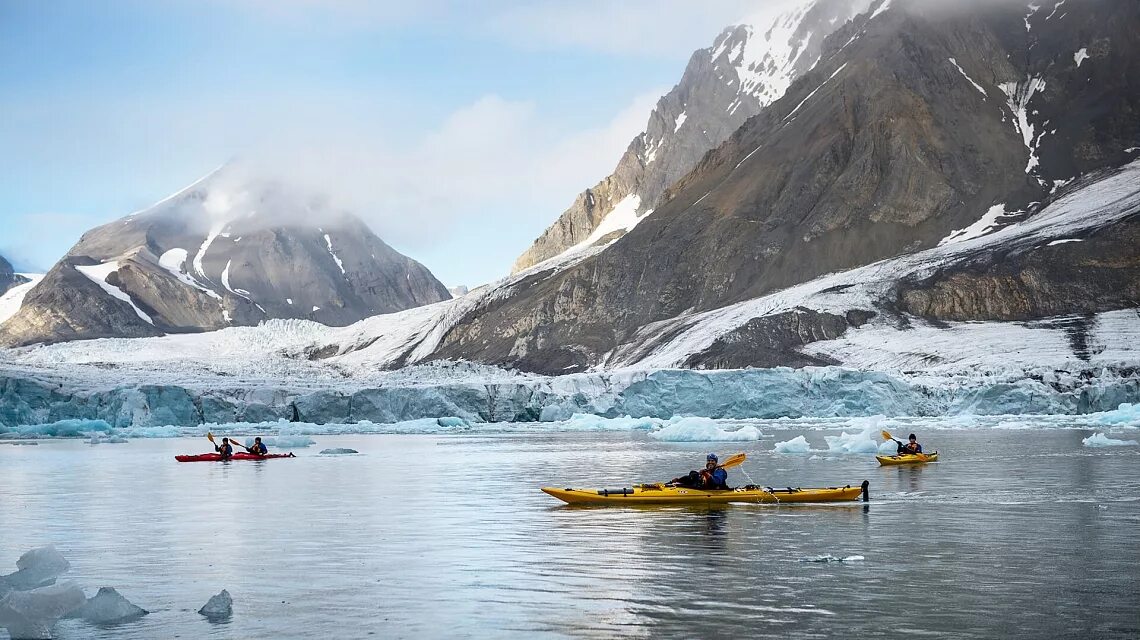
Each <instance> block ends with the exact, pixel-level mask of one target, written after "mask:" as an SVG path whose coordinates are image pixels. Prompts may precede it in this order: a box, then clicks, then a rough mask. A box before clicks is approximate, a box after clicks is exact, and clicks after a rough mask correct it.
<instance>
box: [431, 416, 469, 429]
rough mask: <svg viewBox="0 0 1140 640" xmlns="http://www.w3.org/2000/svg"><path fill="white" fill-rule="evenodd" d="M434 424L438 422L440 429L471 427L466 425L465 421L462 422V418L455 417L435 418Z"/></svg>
mask: <svg viewBox="0 0 1140 640" xmlns="http://www.w3.org/2000/svg"><path fill="white" fill-rule="evenodd" d="M436 422H438V423H439V426H441V427H468V426H471V425H469V424H467V421H466V420H464V419H463V418H456V417H455V416H444V417H442V418H437V419H436Z"/></svg>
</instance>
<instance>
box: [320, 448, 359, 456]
mask: <svg viewBox="0 0 1140 640" xmlns="http://www.w3.org/2000/svg"><path fill="white" fill-rule="evenodd" d="M354 453H360V452H359V451H357V450H356V449H345V448H343V447H336V448H335V449H321V455H323V456H347V455H352V454H354Z"/></svg>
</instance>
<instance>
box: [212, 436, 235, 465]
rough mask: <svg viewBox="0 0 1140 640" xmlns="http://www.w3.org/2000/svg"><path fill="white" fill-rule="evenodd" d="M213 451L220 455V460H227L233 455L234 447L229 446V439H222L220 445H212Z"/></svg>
mask: <svg viewBox="0 0 1140 640" xmlns="http://www.w3.org/2000/svg"><path fill="white" fill-rule="evenodd" d="M214 451H217V452H218V453H220V454H221V456H222V460H229V459H230V458H232V457H233V455H234V447H233V445H231V444H230V439H229V438H222V444H216V445H214Z"/></svg>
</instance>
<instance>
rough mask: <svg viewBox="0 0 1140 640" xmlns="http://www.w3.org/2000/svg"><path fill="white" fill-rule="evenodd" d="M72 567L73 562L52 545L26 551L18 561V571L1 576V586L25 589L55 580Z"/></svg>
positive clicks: (19, 589)
mask: <svg viewBox="0 0 1140 640" xmlns="http://www.w3.org/2000/svg"><path fill="white" fill-rule="evenodd" d="M70 568H71V563H70V562H68V561H67V558H64V557H63V554H62V553H60V552H59V551H58V550H56V548H55V547H54V546H52V545H48V546H46V547H39V548H36V549H32V550H31V551H28V552H26V553H25V554H24V555H22V556H20V559H19V560H17V561H16V572H15V573H10V574H8V575H6V576H3V577H0V588H2V586H3V585H7V587H8V588H10V589H15V590H17V591H24V590H28V589H35V588H37V587H43V586H47V585H50V584H52V583H53V582H55V579H56V578H58V577H59V576H61V575H63V574H64V573H65V572H66V571H67V570H68V569H70Z"/></svg>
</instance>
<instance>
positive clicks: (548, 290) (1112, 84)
mask: <svg viewBox="0 0 1140 640" xmlns="http://www.w3.org/2000/svg"><path fill="white" fill-rule="evenodd" d="M936 5H937V6H936ZM1138 28H1140V5H1138V4H1136V3H1119V2H1112V1H1110V0H1090V1H1089V2H1088V3H1086V5H1085V7H1084V8H1083V9H1082V10H1081V11H1079V12H1076V11H1074V12H1050V11H1046V10H1045V9H1040V10H1036V11H1035V10H1034V9H1033V8H1032V6H1031V8H1030V9H1028V10H1027V9H1026V7H1025V5H1024V4H1023V3H1016V2H990V3H986V4H984V5H980V6H976V7H975V6H973V5H971V6H970V7H969V8H966V7H958V8H955V7H947V6H943V5H939V4H938V3H929V2H920V1H914V0H912V1H909V2H908V1H905V0H902V1H896V2H893V3H886V2H883V3H875V5H874V6H873V7H872V11H869V12H867V13H865V14H862V15H861V16H859V17H857V18H855V19H854V20H852V21H851V22H850V23H848V24H847V25H845V26H843V27H842V28H840V29H839V30H838V31H836V32H835V33H834V34H832V35H831V36H830V37H829V38H828V39H827V40H826V41H825V42H824V43H823V49H822V51H823V53H822V59H821V60H820V62H819V63H818V64H816V65H815V67H814V68H813V69H812V70H811V71H809V72H807V73H806V74H804V75H803V76H801V77H800V79H799V80H797V81H795V82H794V83H793V84H792V86H791V88H790V89H789V90H788V91H787V93H786V95H784V97H783V98H781V99H779V100H777V101H776V102H774V103H773V104H771V105H770V106H768V107H767V108H765V109H763V111H761V113H760V114H759V115H757V116H756V117H754V118H752V119H750V120H748V121H747V122H746V123H745V124H744V125H743V126H742V127H741V128H740V129H739V130H737V131H736V132H735V133H734V134H733V135H732V136H730V137H729V139H728V140H727V141H725V142H724V143H723V144H722V145H721V146H720V147H718V148H717V149H716V150H714V151H712V152H710V153H709V154H708V155H706V156H705V157H704V158H703V160H701V161H700V162H699V163H698V165H697V166H696V168H695V169H694V170H693V171H692V172H690V173H689V174H687V175H686V176H685V177H683V178H682V179H681V180H679V181H678V182H677V183H676V184H675V185H674V186H672V187H671V188H669V189H668V190H667V191H666V192H665V193H664V195H663V196H662V198H661V202H660V204H659V205H658V207H657V209H656V211H654V213H653V214H652V215H650V216H646V217H644V218H643V219H642V220H641V221H640V222H639V223H638V224H637V226H636V227H635V228H633V229H632V230H630V231H629V232H628V233H626V234H625V235H624V236H622V237H621V239H619V240H617V241H616V242H614V243H613V244H612V245H611V246H609V247H608V248H606V249H605V250H603V251H601V252H600V253H596V254H594V255H592V256H590V257H588V258H586V259H584V260H583V261H581V262H579V263H577V264H576V265H574V266H572V267H569V268H565V269H562V270H558V271H557V272H544V273H536V274H534V275H533V276H531V277H528V278H526V279H525V280H524V281H523V282H521V283H518V284H516V285H514V286H513V288H512V290H511V292H510V295H503V296H488V297H487V302H486V303H485V304H483V305H481V306H480V307H478V308H476V309H473V310H471V311H470V312H469V313H468V314H467V315H466V316H465V317H464V319H463V321H461V322H459V323H458V324H457V325H455V326H454V327H453V328H452V329H451V330H450V331H449V332H448V333H447V335H446V337H445V338H444V340H443V341H442V343H441V346H440V348H439V349H438V350H437V351H436V353H435V354H434V357H437V358H441V359H460V358H463V359H470V360H477V361H482V362H487V363H495V364H503V365H508V366H515V367H519V368H523V369H527V370H534V371H541V372H551V373H553V372H565V371H575V370H581V369H583V368H587V367H591V366H599V365H601V366H604V363H605V357H606V354H607V353H611V352H612V351H613V350H614V349H615V348H617V347H618V346H619V345H621V344H623V343H625V342H627V341H629V340H631V339H632V338H633V337H634V336H635V335H637V334H638V332H639V331H642V330H644V328H646V327H651V326H653V325H654V323H658V322H662V321H664V320H666V319H670V318H675V317H677V316H679V315H681V314H684V313H692V312H694V311H695V312H700V311H703V310H711V309H716V308H721V307H724V306H726V305H730V304H733V303H736V302H740V301H744V300H749V299H753V298H756V297H758V296H762V295H764V294H767V293H771V292H773V291H776V290H779V289H782V288H785V287H789V286H792V285H796V284H798V283H803V282H806V281H809V280H812V279H814V278H816V277H818V276H821V275H822V274H826V273H830V272H836V271H843V270H847V269H851V268H854V267H859V266H862V265H867V264H870V263H874V262H876V261H878V260H881V259H884V258H888V257H892V256H897V255H900V254H906V253H911V252H914V251H917V250H921V249H928V248H931V247H935V246H937V245H939V244H940V243H946V242H957V241H962V240H963V239H964V238H969V237H971V236H976V235H979V234H983V233H988V232H991V231H993V230H994V229H997V228H1000V227H1001V226H1002V225H1003V224H1008V223H1010V222H1013V221H1017V220H1024V219H1026V218H1031V216H1032V215H1034V214H1035V213H1036V212H1037V211H1039V210H1041V208H1042V206H1043V205H1044V203H1047V202H1048V201H1050V200H1051V199H1052V198H1053V197H1055V194H1057V193H1058V192H1059V191H1060V190H1062V189H1063V185H1064V184H1067V183H1068V182H1069V181H1071V180H1073V179H1075V178H1076V177H1078V176H1080V175H1087V174H1090V173H1093V172H1096V171H1098V170H1102V169H1107V168H1112V167H1119V166H1121V165H1123V164H1124V163H1126V162H1128V161H1129V160H1130V159H1131V158H1132V157H1133V156H1135V151H1136V149H1135V147H1137V146H1138V145H1140V117H1137V116H1138V115H1140V41H1138V40H1137V39H1136V38H1134V37H1133V35H1134V34H1135V32H1136V30H1137V29H1138ZM987 211H990V212H991V214H992V215H991V216H990V217H991V218H992V220H990V221H987V220H986V218H985V217H984V216H983V214H984V212H987ZM1007 212H1012V213H1007ZM1078 245H1079V243H1069V244H1061V245H1056V246H1055V247H1050V248H1049V249H1050V251H1049V252H1048V253H1047V254H1042V255H1043V256H1046V255H1048V256H1049V257H1051V258H1054V259H1056V258H1057V257H1058V256H1061V255H1063V254H1066V255H1067V254H1068V253H1069V252H1074V253H1073V254H1072V255H1073V257H1072V258H1071V259H1069V258H1066V260H1071V262H1073V264H1077V265H1083V266H1084V267H1088V268H1094V267H1095V268H1098V269H1102V270H1106V271H1104V272H1105V273H1107V272H1108V271H1113V272H1114V273H1115V275H1114V276H1113V278H1115V280H1113V281H1111V282H1115V283H1118V284H1120V283H1131V284H1132V285H1134V283H1135V282H1136V279H1137V277H1138V272H1137V271H1136V270H1135V267H1134V256H1135V255H1136V249H1135V247H1136V245H1135V244H1134V243H1133V244H1132V245H1131V246H1125V245H1124V244H1123V241H1122V244H1117V245H1115V248H1114V249H1113V250H1119V251H1122V252H1123V254H1121V255H1123V256H1124V257H1123V258H1121V259H1120V261H1119V262H1120V264H1117V265H1116V266H1115V267H1112V268H1110V267H1108V266H1107V264H1104V263H1107V262H1113V260H1114V258H1119V257H1120V256H1119V255H1118V256H1105V257H1103V258H1102V259H1101V261H1100V262H1101V264H1099V265H1094V264H1093V263H1092V262H1090V259H1091V256H1085V257H1084V258H1081V257H1080V254H1081V251H1082V249H1079V248H1076V247H1077V246H1078ZM999 258H1000V257H999ZM1000 259H1004V258H1000ZM1043 259H1044V258H1042V260H1043ZM1034 265H1036V268H1037V270H1036V271H1033V272H1032V273H1031V272H1030V271H1031V270H1032V268H1033V267H1034ZM1004 268H1005V269H1008V273H1005V274H1004V275H1002V274H1001V273H999V272H1000V271H1001V270H1000V269H998V270H997V271H993V272H992V274H991V277H992V278H997V279H998V280H1001V279H1003V278H1005V279H1006V280H1007V281H1009V278H1010V277H1012V275H1011V274H1013V273H1014V272H1017V273H1021V274H1022V276H1018V277H1019V278H1021V279H1022V280H1023V282H1022V283H1021V284H1020V285H1017V286H1019V287H1023V288H1024V290H1023V291H1022V290H1018V289H1017V287H1015V286H1013V285H1012V284H1007V285H1005V286H1004V289H1003V288H1002V286H999V285H997V284H994V285H992V286H991V285H987V284H986V283H984V282H978V283H976V286H977V287H979V290H980V289H984V288H986V287H987V286H990V288H991V289H992V290H993V292H992V294H990V293H986V294H984V295H983V294H978V295H973V296H972V297H973V299H974V301H973V302H969V303H968V304H967V305H966V307H967V308H966V309H965V312H964V313H962V314H960V315H955V313H957V312H955V311H953V308H954V307H953V303H951V302H950V300H952V299H953V298H954V297H955V295H956V294H955V292H956V291H957V290H958V287H960V286H963V287H965V286H967V285H966V284H963V283H962V282H960V281H945V282H944V283H943V284H942V285H939V283H927V284H925V285H914V286H910V288H909V289H908V290H909V291H911V293H909V294H906V293H904V300H903V302H904V305H906V307H907V308H908V309H911V310H914V311H916V312H918V313H922V314H928V315H932V316H939V315H946V317H975V316H985V317H1003V316H1007V317H1018V314H1020V313H1022V312H1023V311H1024V312H1025V313H1030V314H1035V313H1068V312H1070V311H1072V310H1081V309H1084V308H1086V307H1088V306H1089V305H1088V304H1085V303H1083V302H1082V303H1078V304H1076V305H1075V307H1074V305H1073V304H1072V303H1073V301H1074V300H1075V297H1076V296H1077V293H1076V291H1077V290H1078V288H1071V289H1070V292H1069V293H1064V294H1062V295H1058V296H1056V297H1053V296H1054V293H1053V292H1054V290H1055V288H1054V287H1053V286H1052V285H1051V284H1050V283H1051V282H1052V280H1050V278H1055V277H1061V276H1062V274H1060V273H1059V271H1058V270H1055V269H1054V270H1050V269H1047V268H1045V267H1044V266H1043V265H1042V264H1041V263H1039V262H1035V261H1034V260H1032V259H1031V258H1030V257H1028V256H1027V257H1026V258H1025V261H1024V262H1023V264H1021V265H1020V266H1019V265H1018V264H1014V263H1011V264H1010V265H1009V266H1008V267H1004ZM1026 269H1029V270H1030V271H1026ZM1034 278H1037V279H1038V280H1040V281H1039V282H1036V283H1030V284H1027V283H1025V282H1024V280H1033V279H1034ZM1078 280H1079V278H1078ZM1111 282H1110V284H1109V285H1108V286H1107V287H1106V288H1105V291H1106V293H1105V295H1104V296H1102V297H1101V300H1100V302H1099V303H1098V304H1097V305H1095V306H1096V307H1097V308H1104V307H1106V306H1107V307H1111V306H1113V305H1117V304H1126V303H1127V301H1128V300H1130V299H1132V298H1130V297H1129V296H1131V295H1132V294H1131V293H1129V292H1130V291H1133V290H1134V286H1133V287H1131V288H1129V287H1128V286H1124V287H1123V290H1122V291H1119V292H1118V293H1116V294H1113V295H1108V293H1107V290H1108V289H1109V288H1111V287H1112V286H1113V285H1112V284H1111ZM968 286H975V285H968ZM924 287H925V289H924ZM1019 291H1021V292H1020V293H1019ZM1018 295H1025V296H1027V297H1028V298H1033V297H1034V296H1036V299H1035V300H1033V301H1030V302H1026V303H1025V304H1019V303H1017V304H1015V303H1011V304H1009V305H1005V306H1009V310H1008V311H1003V310H1001V309H999V308H998V307H1002V306H1003V304H992V303H986V302H984V301H983V300H982V299H983V298H985V297H986V296H989V297H991V298H995V299H1003V300H1004V299H1005V298H1006V297H1009V296H1015V297H1016V296H1018ZM1047 299H1050V300H1052V301H1049V300H1047ZM1022 307H1024V309H1023V310H1019V309H1021V308H1022ZM986 314H992V316H986ZM760 332H761V334H769V335H770V330H769V329H760ZM792 333H794V334H796V337H794V338H792V340H793V342H794V341H796V340H799V339H800V338H799V337H798V336H799V331H798V330H797V331H792ZM825 333H826V331H825ZM742 338H743V337H742ZM754 338H755V339H759V340H760V341H761V342H763V341H764V338H763V337H762V336H759V337H754ZM749 339H750V340H751V339H753V338H749ZM769 352H770V351H766V352H764V353H769ZM757 354H758V356H757V358H756V359H754V360H753V359H747V358H745V359H743V360H741V359H740V358H734V359H731V363H732V366H743V365H745V364H750V363H751V364H767V363H771V359H770V358H768V357H767V356H766V355H764V354H763V353H761V352H757ZM724 362H725V363H726V364H727V363H728V362H729V360H725V361H724ZM694 364H696V363H694Z"/></svg>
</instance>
